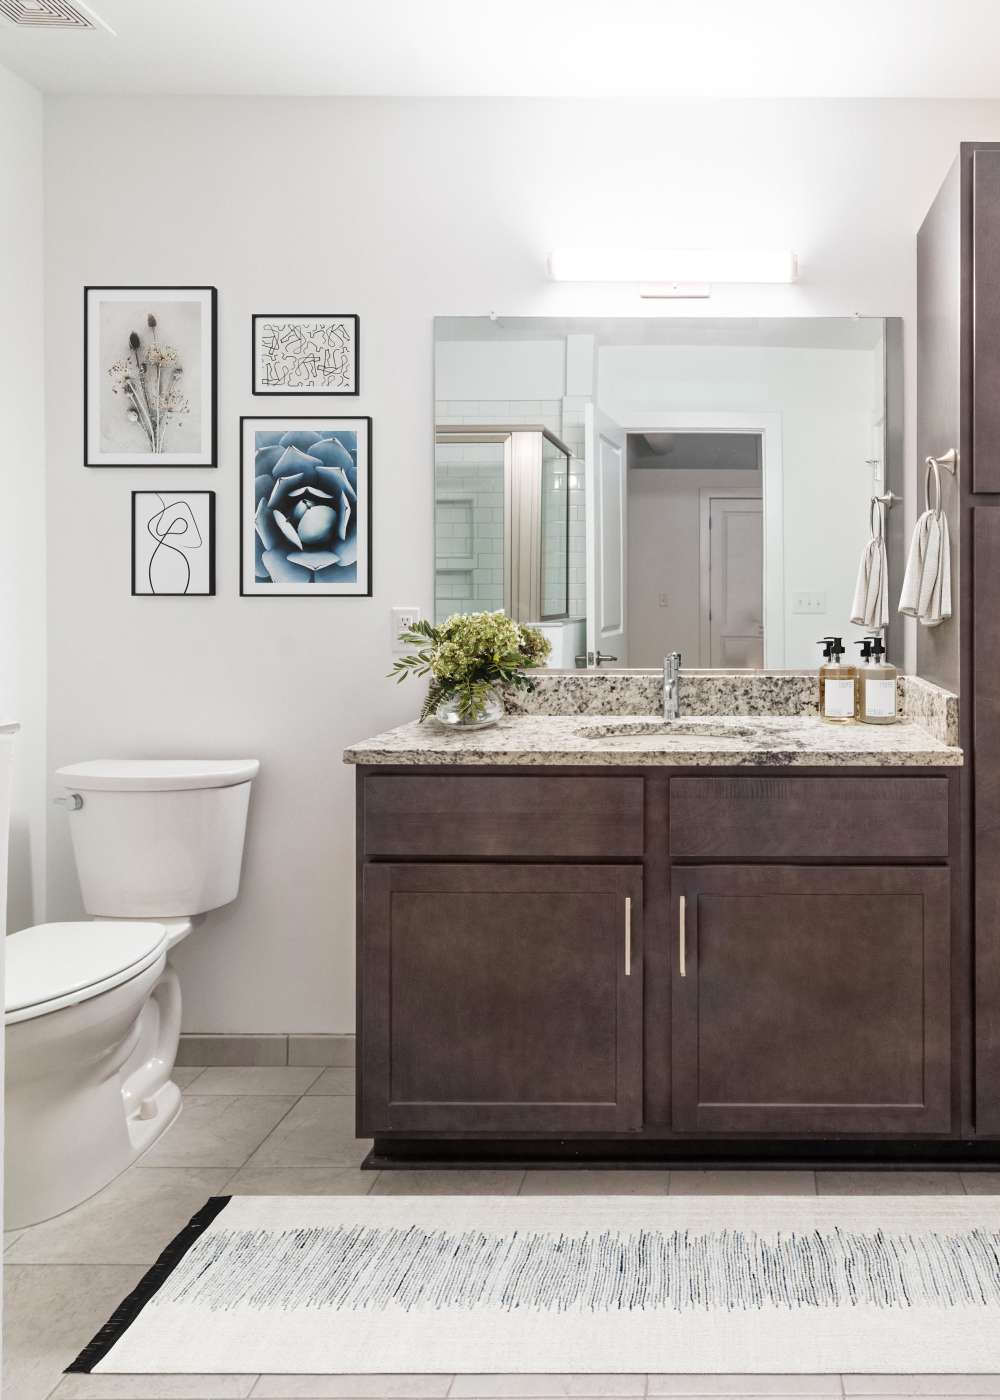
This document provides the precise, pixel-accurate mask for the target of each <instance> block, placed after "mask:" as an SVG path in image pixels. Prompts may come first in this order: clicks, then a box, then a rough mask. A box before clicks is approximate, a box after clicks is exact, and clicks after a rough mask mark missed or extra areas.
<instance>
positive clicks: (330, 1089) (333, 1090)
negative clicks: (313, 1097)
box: [307, 1069, 356, 1094]
mask: <svg viewBox="0 0 1000 1400" xmlns="http://www.w3.org/2000/svg"><path fill="white" fill-rule="evenodd" d="M355 1083H356V1080H355V1074H354V1070H353V1069H325V1070H324V1071H323V1073H322V1074H321V1075H320V1077H319V1078H318V1079H317V1080H316V1082H315V1083H314V1084H313V1085H311V1086H310V1088H309V1089H308V1090H307V1092H308V1093H310V1094H353V1093H354V1087H355Z"/></svg>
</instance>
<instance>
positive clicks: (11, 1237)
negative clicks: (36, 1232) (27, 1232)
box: [3, 1230, 24, 1252]
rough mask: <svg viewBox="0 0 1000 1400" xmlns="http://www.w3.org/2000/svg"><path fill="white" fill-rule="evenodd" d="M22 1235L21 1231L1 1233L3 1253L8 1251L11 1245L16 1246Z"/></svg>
mask: <svg viewBox="0 0 1000 1400" xmlns="http://www.w3.org/2000/svg"><path fill="white" fill-rule="evenodd" d="M23 1234H24V1231H23V1230H5V1231H4V1233H3V1247H4V1251H5V1252H6V1251H7V1250H8V1249H10V1247H11V1245H12V1244H16V1243H17V1241H18V1240H19V1239H20V1238H21V1236H22V1235H23Z"/></svg>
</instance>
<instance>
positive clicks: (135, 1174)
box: [6, 1167, 229, 1264]
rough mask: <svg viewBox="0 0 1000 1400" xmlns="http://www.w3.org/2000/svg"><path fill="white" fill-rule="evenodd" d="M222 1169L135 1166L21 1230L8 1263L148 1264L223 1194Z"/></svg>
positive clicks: (8, 1257)
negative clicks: (69, 1206) (207, 1204)
mask: <svg viewBox="0 0 1000 1400" xmlns="http://www.w3.org/2000/svg"><path fill="white" fill-rule="evenodd" d="M228 1175H229V1172H228V1170H227V1169H226V1168H225V1167H222V1168H215V1169H213V1170H209V1169H203V1168H197V1167H133V1168H132V1170H131V1171H128V1172H125V1173H124V1175H122V1176H120V1177H119V1178H118V1179H117V1181H113V1182H112V1183H111V1185H110V1186H107V1187H105V1189H104V1190H103V1191H101V1192H99V1193H98V1194H97V1195H96V1196H94V1197H92V1198H91V1199H90V1200H89V1201H85V1202H84V1203H83V1205H82V1206H77V1207H76V1209H75V1210H69V1211H67V1212H66V1214H65V1215H59V1216H57V1217H56V1218H55V1219H54V1220H47V1221H46V1222H45V1224H44V1225H34V1226H32V1227H31V1229H29V1230H25V1231H24V1233H23V1234H22V1236H21V1238H20V1239H19V1240H18V1241H17V1243H16V1244H15V1245H14V1246H13V1247H12V1248H11V1250H10V1251H9V1253H8V1254H7V1256H6V1258H7V1262H8V1263H12V1264H152V1263H154V1262H155V1261H156V1259H157V1258H158V1257H159V1255H160V1254H161V1253H162V1251H163V1249H164V1247H165V1246H166V1245H168V1244H169V1243H170V1241H171V1240H172V1239H173V1238H174V1236H175V1235H176V1234H177V1233H178V1231H180V1230H182V1229H183V1228H184V1226H185V1225H186V1224H187V1223H188V1221H189V1220H190V1219H191V1217H192V1215H194V1214H195V1212H196V1211H198V1210H200V1209H201V1207H202V1206H203V1205H204V1204H205V1202H206V1201H207V1200H208V1198H209V1196H217V1195H219V1194H220V1192H221V1191H222V1188H223V1186H224V1185H225V1183H226V1179H227V1177H228Z"/></svg>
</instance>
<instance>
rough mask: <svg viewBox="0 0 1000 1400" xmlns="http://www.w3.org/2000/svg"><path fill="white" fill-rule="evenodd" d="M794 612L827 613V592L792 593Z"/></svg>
mask: <svg viewBox="0 0 1000 1400" xmlns="http://www.w3.org/2000/svg"><path fill="white" fill-rule="evenodd" d="M792 612H793V613H813V614H816V613H825V612H826V594H825V593H808V592H801V593H793V594H792Z"/></svg>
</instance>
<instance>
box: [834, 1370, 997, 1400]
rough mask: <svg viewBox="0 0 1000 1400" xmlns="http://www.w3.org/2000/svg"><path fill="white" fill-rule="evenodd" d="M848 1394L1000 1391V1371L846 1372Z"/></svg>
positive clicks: (994, 1392)
mask: <svg viewBox="0 0 1000 1400" xmlns="http://www.w3.org/2000/svg"><path fill="white" fill-rule="evenodd" d="M844 1393H845V1395H906V1396H922V1397H927V1398H928V1400H930V1397H932V1396H938V1395H990V1396H996V1395H1000V1375H993V1376H990V1375H980V1376H959V1375H951V1376H936V1375H935V1376H845V1377H844Z"/></svg>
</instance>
